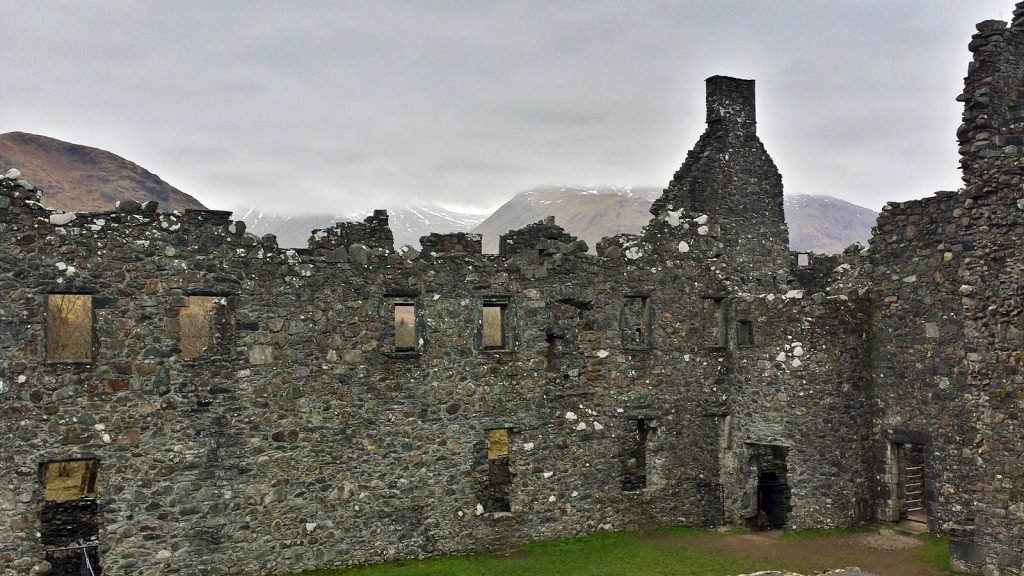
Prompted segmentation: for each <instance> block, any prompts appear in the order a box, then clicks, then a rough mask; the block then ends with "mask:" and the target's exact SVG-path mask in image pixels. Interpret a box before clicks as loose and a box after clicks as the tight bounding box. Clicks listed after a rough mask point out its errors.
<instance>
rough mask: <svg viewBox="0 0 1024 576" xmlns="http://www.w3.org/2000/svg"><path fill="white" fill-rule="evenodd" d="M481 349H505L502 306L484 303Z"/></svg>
mask: <svg viewBox="0 0 1024 576" xmlns="http://www.w3.org/2000/svg"><path fill="white" fill-rule="evenodd" d="M483 309H484V317H483V324H484V328H483V347H484V349H485V350H504V349H505V348H506V347H507V335H506V320H505V309H506V307H505V306H504V305H503V304H497V303H486V302H485V303H484V307H483Z"/></svg>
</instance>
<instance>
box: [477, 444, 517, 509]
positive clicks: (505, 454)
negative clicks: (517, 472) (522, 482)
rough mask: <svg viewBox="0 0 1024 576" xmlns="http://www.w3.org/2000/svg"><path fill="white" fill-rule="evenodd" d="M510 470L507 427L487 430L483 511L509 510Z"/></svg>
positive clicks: (510, 506) (510, 507)
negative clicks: (485, 485) (485, 484)
mask: <svg viewBox="0 0 1024 576" xmlns="http://www.w3.org/2000/svg"><path fill="white" fill-rule="evenodd" d="M511 489H512V470H511V468H510V467H509V429H508V428H496V429H493V430H488V431H487V487H486V492H485V495H484V502H483V506H484V512H511V511H512V505H511V502H510V500H509V494H510V492H511Z"/></svg>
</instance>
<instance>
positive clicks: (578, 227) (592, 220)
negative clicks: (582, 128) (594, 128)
mask: <svg viewBox="0 0 1024 576" xmlns="http://www.w3.org/2000/svg"><path fill="white" fill-rule="evenodd" d="M623 192H624V191H622V190H617V189H613V188H596V189H586V188H570V187H558V188H534V189H533V190H530V191H527V192H522V193H520V194H517V195H516V196H515V197H514V198H512V200H509V201H508V202H506V203H505V204H504V205H503V206H501V207H500V208H498V210H497V211H495V212H494V214H491V215H490V216H489V217H488V218H487V219H486V220H484V221H483V222H481V223H480V225H479V226H477V227H476V228H475V229H474V230H473V232H476V233H477V234H482V235H483V248H484V252H491V253H494V252H497V251H498V237H499V236H500V235H502V234H505V233H506V232H508V231H509V230H513V229H516V228H521V227H523V226H525V225H527V224H530V223H532V222H536V221H538V220H543V219H544V218H545V217H547V216H554V217H555V222H556V223H557V224H558V225H559V226H561V227H562V228H564V229H565V230H566V231H568V232H569V233H570V234H572V235H574V236H576V237H578V238H580V239H581V240H586V242H587V245H588V246H590V250H591V251H593V250H594V247H595V246H597V241H598V240H600V239H601V238H603V237H605V236H613V235H615V234H619V233H622V232H632V233H636V232H639V231H640V229H641V228H643V227H644V225H645V224H647V222H648V221H650V219H651V214H650V212H648V209H649V208H650V207H651V198H652V197H654V196H655V195H657V193H658V192H660V190H656V189H653V188H638V189H635V190H632V191H630V192H629V193H628V195H627V193H623Z"/></svg>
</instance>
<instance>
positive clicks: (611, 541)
mask: <svg viewBox="0 0 1024 576" xmlns="http://www.w3.org/2000/svg"><path fill="white" fill-rule="evenodd" d="M877 529H878V527H877V526H866V527H857V528H847V529H838V530H807V531H800V532H792V533H788V534H785V535H783V536H782V537H781V539H786V540H813V539H816V538H827V537H830V536H838V535H843V534H850V533H858V532H870V531H872V530H877ZM736 535H737V534H736V533H724V534H723V533H717V532H708V531H703V530H698V529H695V528H666V529H661V530H656V531H652V532H612V533H602V534H594V535H592V536H585V537H582V538H572V539H566V540H554V541H549V542H537V543H533V544H527V545H525V546H521V547H519V548H517V549H515V551H513V552H512V553H510V554H509V555H507V556H491V555H477V556H450V557H445V558H432V559H427V560H406V561H400V562H393V563H389V564H376V565H372V566H362V567H357V568H350V569H344V570H323V571H315V572H302V573H301V574H298V575H295V576H448V575H450V576H532V575H537V576H551V575H552V574H572V575H574V576H577V575H578V576H623V575H628V574H638V575H640V574H642V575H643V576H689V575H693V576H732V575H736V574H743V573H749V572H757V571H760V570H772V569H774V570H778V569H782V568H785V567H784V566H779V565H775V566H768V565H765V564H764V563H759V562H756V561H753V560H743V559H740V558H736V557H735V555H733V556H728V555H725V554H722V553H716V552H711V551H707V550H697V549H694V548H693V547H689V546H681V545H679V542H678V541H676V540H675V539H674V538H673V537H674V536H679V537H687V538H690V537H692V538H730V537H736ZM921 538H922V540H924V542H925V545H924V546H923V547H921V548H920V549H918V550H916V551H915V554H914V556H915V558H916V559H918V560H920V561H921V562H922V563H923V564H927V565H930V566H933V567H935V568H938V569H940V570H942V571H944V572H946V573H949V556H948V541H947V540H946V539H945V538H942V537H939V536H934V535H930V534H926V535H923V536H922V537H921ZM837 567H838V566H837Z"/></svg>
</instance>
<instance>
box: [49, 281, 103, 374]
mask: <svg viewBox="0 0 1024 576" xmlns="http://www.w3.org/2000/svg"><path fill="white" fill-rule="evenodd" d="M46 360H47V361H48V362H88V361H90V360H92V295H90V294H49V295H47V299H46Z"/></svg>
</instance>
